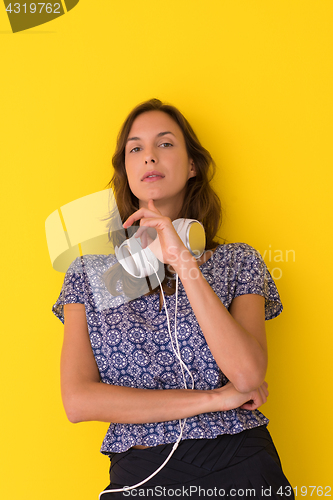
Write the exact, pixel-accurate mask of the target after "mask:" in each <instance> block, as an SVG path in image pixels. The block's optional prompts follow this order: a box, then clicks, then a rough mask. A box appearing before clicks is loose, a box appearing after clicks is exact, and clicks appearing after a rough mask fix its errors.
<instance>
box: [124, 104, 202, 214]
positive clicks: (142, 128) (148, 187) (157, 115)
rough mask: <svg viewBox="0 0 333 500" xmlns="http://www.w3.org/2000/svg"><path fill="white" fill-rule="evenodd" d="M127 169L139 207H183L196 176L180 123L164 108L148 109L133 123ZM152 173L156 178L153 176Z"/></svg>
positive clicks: (127, 150)
mask: <svg viewBox="0 0 333 500" xmlns="http://www.w3.org/2000/svg"><path fill="white" fill-rule="evenodd" d="M125 168H126V173H127V178H128V183H129V186H130V189H131V191H132V193H133V194H134V195H135V196H136V197H137V198H138V199H139V206H140V207H141V206H146V205H147V203H148V200H149V199H153V200H154V201H156V202H157V203H156V206H158V205H159V206H162V205H163V204H168V205H170V203H174V204H175V206H177V207H179V209H180V208H181V206H182V203H183V197H184V194H185V186H186V183H187V180H188V179H189V178H190V177H194V176H195V168H194V163H193V160H191V159H190V158H189V157H188V154H187V150H186V145H185V139H184V136H183V132H182V130H181V128H180V127H179V125H178V124H177V123H176V122H175V121H174V120H173V119H172V118H171V116H169V115H168V114H166V113H164V112H163V111H147V112H145V113H142V114H141V115H139V116H138V117H137V118H136V119H135V121H134V122H133V125H132V128H131V130H130V132H129V135H128V139H127V144H126V149H125ZM149 176H152V177H149Z"/></svg>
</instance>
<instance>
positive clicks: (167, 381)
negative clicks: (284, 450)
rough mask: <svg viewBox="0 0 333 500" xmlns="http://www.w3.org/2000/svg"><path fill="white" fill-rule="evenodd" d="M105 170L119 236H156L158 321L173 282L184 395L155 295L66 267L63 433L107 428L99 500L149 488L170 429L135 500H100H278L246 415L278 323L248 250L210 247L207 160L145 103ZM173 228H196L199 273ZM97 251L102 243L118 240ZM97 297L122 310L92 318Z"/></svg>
mask: <svg viewBox="0 0 333 500" xmlns="http://www.w3.org/2000/svg"><path fill="white" fill-rule="evenodd" d="M113 166H114V176H113V178H112V180H111V182H110V185H111V186H112V187H113V190H114V194H115V198H116V202H117V206H118V210H119V213H120V216H121V219H122V221H123V227H124V228H125V229H126V230H127V229H128V228H131V227H132V226H137V225H140V226H141V228H143V229H139V231H140V232H141V233H144V231H145V229H144V228H153V229H155V230H156V231H157V234H158V241H159V248H158V249H157V247H155V252H156V257H157V258H158V259H159V261H161V262H162V263H164V268H165V278H164V280H163V283H162V286H163V290H164V292H165V293H166V294H167V296H166V297H164V302H165V304H166V306H167V310H168V312H169V316H170V318H172V317H173V315H174V313H175V307H176V304H175V288H176V284H177V283H178V281H177V280H176V279H175V277H176V278H177V276H178V277H179V279H180V283H179V291H178V290H177V291H178V296H177V299H178V304H177V322H176V325H177V326H176V328H177V335H176V336H177V339H178V341H179V344H180V354H181V357H182V360H183V361H184V362H185V364H186V366H187V368H188V370H189V372H190V374H191V378H192V380H193V383H194V390H192V389H191V379H190V376H189V375H188V374H187V373H186V372H185V374H184V376H183V375H182V369H181V365H180V362H179V360H178V359H177V356H176V354H175V352H174V350H173V347H172V342H171V339H170V338H169V336H168V329H167V317H166V312H165V311H164V309H163V308H162V305H163V296H162V295H161V293H160V287H159V286H156V281H155V283H154V282H153V280H149V279H146V278H143V279H142V282H143V284H144V285H146V287H145V286H143V287H142V288H140V286H141V285H140V286H139V285H138V281H137V280H136V279H135V278H131V277H130V276H128V275H127V274H126V272H125V271H124V270H123V268H122V266H121V265H120V264H119V263H117V261H116V259H115V256H114V255H107V256H85V257H82V258H78V259H76V261H74V262H73V263H72V265H71V266H70V268H69V269H68V271H67V273H66V277H65V281H64V285H63V288H62V291H61V293H60V296H59V298H58V301H57V303H56V304H55V305H54V306H53V311H54V313H55V314H56V315H57V316H58V317H59V318H60V319H61V320H62V321H64V324H65V334H64V344H63V350H62V356H61V388H62V398H63V403H64V407H65V410H66V414H67V416H68V418H69V420H70V421H71V422H81V421H88V420H97V421H103V422H112V423H111V425H110V427H109V430H108V432H107V435H106V436H105V439H104V442H103V445H102V449H101V451H102V453H104V454H106V455H109V456H110V458H111V467H110V479H111V483H110V485H109V486H108V488H107V489H106V490H107V491H109V490H111V489H121V488H122V487H124V486H132V485H137V484H140V483H141V482H142V481H143V480H144V479H145V478H147V477H148V476H150V475H151V474H153V473H154V471H155V470H156V469H157V468H158V467H159V466H161V465H162V464H163V463H164V462H165V460H166V459H167V458H168V456H169V454H170V452H171V451H172V449H173V444H174V443H175V442H176V441H177V439H178V437H179V435H180V432H181V427H183V434H182V437H181V441H180V444H179V446H178V448H177V449H175V450H174V452H173V455H172V457H171V458H170V460H169V461H168V462H167V463H166V465H165V466H164V467H163V468H162V470H161V471H160V472H158V473H157V474H156V475H155V476H154V477H153V478H151V479H149V480H148V481H147V482H146V483H145V484H143V485H140V487H139V486H138V487H137V489H136V490H135V493H133V491H134V490H132V492H131V491H122V492H112V493H111V492H105V493H104V494H102V495H101V498H102V499H103V500H105V499H107V498H110V499H111V498H123V497H124V496H130V495H133V494H136V495H137V496H150V497H151V498H154V497H156V498H157V497H160V496H173V495H175V496H179V497H183V498H186V497H188V496H190V497H191V498H201V497H202V496H205V495H206V494H207V496H226V495H229V496H233V497H235V498H240V497H244V496H252V497H253V498H263V497H267V496H271V497H273V498H284V497H288V498H290V497H291V498H292V497H293V491H292V488H291V486H290V485H289V483H288V481H287V479H286V478H285V476H284V474H283V472H282V469H281V464H280V461H279V457H278V455H277V452H276V449H275V447H274V444H273V443H272V440H271V438H270V435H269V432H268V430H267V427H266V426H267V423H268V420H267V419H266V417H264V415H263V414H262V413H261V412H259V410H257V408H258V407H259V406H261V405H262V404H263V403H265V401H266V398H267V395H268V391H267V383H266V382H265V374H266V368H267V344H266V335H265V319H270V318H273V317H275V316H277V315H278V314H280V312H281V311H282V304H281V302H280V298H279V294H278V292H277V289H276V287H275V284H274V282H273V280H272V278H271V276H270V274H269V272H268V270H267V268H266V266H265V264H264V262H263V260H262V258H261V256H260V254H259V253H258V252H257V251H256V250H254V249H253V248H252V247H250V246H249V245H246V244H244V243H236V244H223V245H221V244H218V242H217V241H216V240H215V239H214V238H215V237H216V233H217V230H218V228H219V225H220V220H221V207H220V203H219V200H218V197H217V196H216V194H215V193H214V191H213V190H212V188H211V186H210V184H209V181H210V179H211V177H210V171H211V170H210V169H211V168H213V170H214V163H213V161H212V159H211V157H210V155H209V153H208V151H206V150H205V149H204V148H203V147H202V146H201V144H200V143H199V141H198V139H197V137H196V135H195V133H194V132H193V130H192V128H191V126H190V125H189V123H188V122H187V121H186V119H185V118H184V117H183V116H182V115H181V113H180V112H179V111H178V110H177V109H176V108H174V107H172V106H169V105H165V104H162V103H161V102H160V101H159V100H157V99H152V100H150V101H147V102H145V103H142V104H140V105H139V106H137V107H136V108H135V109H134V110H133V111H132V112H131V113H130V115H129V116H128V118H127V119H126V121H125V122H124V125H123V127H122V129H121V131H120V134H119V137H118V143H117V149H116V153H115V155H114V157H113ZM177 218H191V219H197V220H200V222H201V223H202V224H203V226H204V228H205V233H206V238H207V244H206V252H205V253H204V254H203V255H202V256H201V257H200V259H195V258H194V257H193V256H192V255H191V253H190V252H189V250H188V249H187V247H186V246H185V245H184V244H183V242H182V241H181V239H180V238H179V236H178V234H177V233H176V231H175V229H174V227H173V225H172V221H173V220H175V219H177ZM149 230H151V229H148V231H149ZM110 238H111V239H112V238H113V241H114V242H115V241H117V238H118V234H115V235H112V234H111V235H110ZM96 283H98V285H96ZM154 285H155V286H154ZM103 287H104V289H103ZM147 287H149V288H147ZM138 290H140V291H139V292H138ZM107 293H110V296H111V294H112V297H115V296H117V295H118V296H119V298H121V297H127V298H130V299H131V300H127V301H126V300H120V301H119V302H118V304H116V305H115V304H114V302H113V303H112V305H111V306H110V307H108V306H107V305H105V304H104V306H102V305H101V304H102V302H101V300H100V299H97V298H96V297H101V296H102V295H103V294H104V296H106V295H107ZM172 326H173V327H174V326H175V322H174V323H173V324H172ZM100 382H102V383H100ZM185 387H189V388H185ZM181 419H187V420H186V422H185V423H184V421H182V422H181V424H180V422H179V421H180V420H181ZM139 489H140V490H142V491H138V490H139Z"/></svg>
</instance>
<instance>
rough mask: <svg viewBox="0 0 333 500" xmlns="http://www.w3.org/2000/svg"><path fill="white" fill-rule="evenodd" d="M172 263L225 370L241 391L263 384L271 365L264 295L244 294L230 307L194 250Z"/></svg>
mask: <svg viewBox="0 0 333 500" xmlns="http://www.w3.org/2000/svg"><path fill="white" fill-rule="evenodd" d="M172 266H173V267H174V269H175V271H176V273H177V274H178V275H179V277H180V279H181V281H182V284H183V286H184V289H185V291H186V294H187V297H188V299H189V301H190V303H191V306H192V309H193V311H194V314H195V316H196V318H197V320H198V323H199V325H200V327H201V329H202V331H203V334H204V336H205V338H206V341H207V344H208V346H209V348H210V350H211V352H212V354H213V356H214V358H215V360H216V362H217V364H218V365H219V367H220V368H221V370H222V372H223V373H224V374H225V375H226V376H227V377H228V379H229V380H230V381H231V382H232V383H233V385H234V386H235V388H236V389H237V390H238V391H240V392H244V393H245V392H249V391H252V390H253V389H255V388H257V387H260V386H261V385H262V383H263V382H264V379H265V374H266V369H267V343H266V332H265V309H264V306H265V299H264V297H262V296H261V295H250V294H248V295H241V296H239V297H236V298H235V299H234V300H233V301H232V303H231V305H230V308H229V311H228V310H227V309H226V307H225V306H224V305H223V303H222V302H221V300H220V299H219V297H218V296H217V295H216V294H215V292H214V291H213V289H212V288H211V286H210V285H209V284H208V283H207V281H206V280H205V278H204V277H203V275H202V274H201V271H200V268H199V266H198V264H197V262H196V260H195V258H194V257H192V256H191V254H190V252H188V251H187V250H184V251H183V252H182V254H181V256H180V258H179V259H178V260H177V262H174V263H172Z"/></svg>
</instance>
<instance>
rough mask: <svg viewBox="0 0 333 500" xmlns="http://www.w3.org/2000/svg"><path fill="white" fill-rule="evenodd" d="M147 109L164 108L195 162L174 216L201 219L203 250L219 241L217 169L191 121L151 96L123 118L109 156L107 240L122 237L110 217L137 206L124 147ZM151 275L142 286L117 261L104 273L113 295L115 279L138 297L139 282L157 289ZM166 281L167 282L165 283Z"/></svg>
mask: <svg viewBox="0 0 333 500" xmlns="http://www.w3.org/2000/svg"><path fill="white" fill-rule="evenodd" d="M148 111H163V112H164V113H166V114H168V115H169V116H170V117H171V118H172V119H173V120H174V121H175V122H176V123H177V124H178V125H179V127H180V128H181V130H182V132H183V136H184V139H185V144H186V150H187V154H188V157H189V158H191V159H192V160H193V162H194V165H195V169H196V176H195V177H191V178H190V179H188V181H187V186H186V192H185V196H184V203H183V206H182V208H181V210H180V212H179V214H178V217H177V218H186V219H196V220H198V221H200V222H201V223H202V225H203V226H204V229H205V233H206V250H211V249H213V248H215V247H216V246H217V245H218V244H219V242H218V241H216V240H215V238H216V237H217V236H216V234H217V231H218V229H219V227H220V225H221V223H222V207H221V202H220V199H219V197H218V196H217V194H216V193H215V191H214V190H213V188H212V187H211V185H210V181H211V180H212V178H213V176H214V174H215V171H216V165H215V162H214V160H213V159H212V157H211V155H210V153H209V152H208V151H207V150H206V149H205V148H204V147H203V146H202V145H201V144H200V141H199V139H198V138H197V136H196V134H195V132H194V131H193V129H192V127H191V125H190V124H189V122H188V121H187V120H186V118H185V117H184V116H183V115H182V113H181V112H180V111H179V110H178V109H177V108H175V107H174V106H171V105H170V104H165V103H162V102H161V101H160V100H159V99H150V100H148V101H145V102H143V103H141V104H139V105H138V106H136V107H135V108H134V109H133V110H132V111H131V112H130V114H129V115H128V117H127V118H126V120H125V122H124V123H123V125H122V127H121V129H120V132H119V134H118V138H117V145H116V150H115V153H114V155H113V157H112V165H113V168H114V173H113V176H112V179H111V180H110V182H109V183H108V184H107V186H106V187H107V188H112V190H113V194H114V197H115V201H116V207H115V209H114V211H113V212H112V213H111V214H110V218H109V220H110V222H109V241H111V242H112V243H113V245H114V246H115V245H120V244H121V243H122V242H123V241H124V239H125V237H124V231H123V230H122V231H113V230H112V220H113V217H114V216H115V215H118V212H119V215H120V218H121V221H122V222H125V220H126V219H127V218H128V217H129V216H130V215H131V214H132V213H133V212H135V211H136V210H138V209H139V200H138V198H137V197H136V196H134V194H133V193H132V191H131V190H130V187H129V184H128V180H127V175H126V170H125V147H126V141H127V139H128V135H129V132H130V130H131V128H132V125H133V122H134V120H135V119H136V118H137V117H138V116H139V115H141V114H142V113H146V112H148ZM139 224H140V221H136V222H135V223H134V224H133V226H138V225H139ZM133 226H132V227H130V228H128V231H127V232H126V237H130V236H131V235H132V234H133V232H135V230H136V228H135V227H133ZM125 231H126V230H125ZM164 267H165V278H164V280H163V282H162V286H163V290H164V292H165V293H166V294H167V295H171V294H173V293H175V281H174V280H172V281H171V283H172V284H171V286H170V281H169V280H170V278H171V277H172V275H171V273H170V272H169V270H168V266H167V265H165V266H164ZM162 271H163V270H162ZM153 278H154V275H153V276H150V277H149V279H148V278H142V279H141V285H142V286H141V285H140V283H139V282H140V279H138V278H134V277H132V276H130V275H129V274H128V273H126V271H125V270H124V269H123V268H122V266H121V265H120V264H119V263H117V264H115V265H114V266H112V267H111V268H110V269H109V270H108V271H107V272H106V273H105V274H104V281H105V284H106V286H107V288H108V290H109V291H110V293H112V295H119V292H118V291H117V290H116V283H117V281H118V280H121V281H122V283H123V291H124V293H125V294H126V295H127V296H128V297H130V298H137V297H138V293H139V292H138V289H139V288H140V286H141V289H142V291H145V290H147V285H148V288H149V292H148V294H151V293H156V292H157V291H158V290H159V285H158V283H157V280H156V277H155V282H154V279H153ZM168 281H169V285H168V286H167V282H168ZM156 283H157V286H156ZM154 285H155V287H154ZM141 295H142V294H141Z"/></svg>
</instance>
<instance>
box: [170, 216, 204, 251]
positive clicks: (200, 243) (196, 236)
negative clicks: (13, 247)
mask: <svg viewBox="0 0 333 500" xmlns="http://www.w3.org/2000/svg"><path fill="white" fill-rule="evenodd" d="M172 224H173V227H174V228H175V230H176V231H177V234H178V236H179V237H180V239H181V240H182V242H183V243H184V245H185V246H186V248H187V249H188V250H189V251H190V252H191V254H192V255H193V256H194V257H196V258H197V259H199V257H201V255H202V254H203V253H204V251H205V248H206V235H205V230H204V227H203V225H202V224H201V223H200V222H199V221H197V220H195V219H176V220H174V221H173V222H172Z"/></svg>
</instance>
